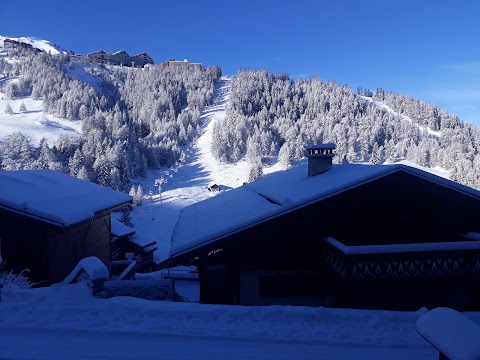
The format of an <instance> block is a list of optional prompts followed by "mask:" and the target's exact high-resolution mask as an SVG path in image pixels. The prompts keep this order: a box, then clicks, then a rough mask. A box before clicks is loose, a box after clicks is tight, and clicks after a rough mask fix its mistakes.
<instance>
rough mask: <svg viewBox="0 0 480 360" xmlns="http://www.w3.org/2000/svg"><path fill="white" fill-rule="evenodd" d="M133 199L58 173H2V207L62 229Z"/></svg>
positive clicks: (0, 174) (52, 171)
mask: <svg viewBox="0 0 480 360" xmlns="http://www.w3.org/2000/svg"><path fill="white" fill-rule="evenodd" d="M131 200H132V197H131V196H130V195H127V194H124V193H122V192H119V191H116V190H113V189H110V188H107V187H104V186H100V185H97V184H94V183H91V182H88V181H85V180H80V179H77V178H74V177H72V176H69V175H66V174H63V173H60V172H57V171H54V170H19V171H0V208H3V209H6V210H9V211H13V212H16V213H19V214H22V215H25V216H28V217H32V218H36V219H39V220H41V221H44V222H48V223H51V224H54V225H57V226H61V227H67V226H70V225H73V224H75V223H79V222H83V221H85V220H89V219H91V218H93V217H94V216H95V214H96V213H97V212H100V211H102V210H107V209H111V208H115V207H118V206H121V205H123V204H126V203H128V202H130V201H131Z"/></svg>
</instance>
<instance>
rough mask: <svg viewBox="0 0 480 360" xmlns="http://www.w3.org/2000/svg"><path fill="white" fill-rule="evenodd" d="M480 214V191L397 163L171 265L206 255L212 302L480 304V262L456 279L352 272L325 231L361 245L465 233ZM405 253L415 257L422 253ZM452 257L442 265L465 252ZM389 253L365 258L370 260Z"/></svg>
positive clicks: (203, 265)
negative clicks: (335, 261)
mask: <svg viewBox="0 0 480 360" xmlns="http://www.w3.org/2000/svg"><path fill="white" fill-rule="evenodd" d="M318 176H322V175H318ZM232 205H233V204H232ZM479 213H480V195H478V194H476V195H475V194H474V195H472V192H463V191H461V189H459V188H455V187H449V186H445V184H444V183H439V182H436V181H432V179H431V178H429V177H422V176H419V175H418V172H417V174H412V173H409V172H407V171H397V172H394V173H390V174H388V175H386V176H382V177H378V178H375V179H372V180H371V181H367V182H364V183H362V184H360V185H358V184H357V185H355V186H351V187H350V188H346V189H344V190H343V191H337V192H336V193H334V194H329V196H325V197H320V198H318V199H317V200H315V201H310V202H308V203H304V204H301V205H299V206H297V207H296V208H293V209H291V208H290V209H288V210H287V211H285V212H282V213H278V214H275V215H274V216H271V217H266V218H265V219H263V220H262V221H258V222H256V223H253V224H250V225H248V226H243V227H242V228H240V229H238V230H236V231H231V232H230V233H227V234H225V235H224V236H221V237H218V238H217V239H216V240H215V241H212V242H208V243H206V244H205V245H204V246H199V247H196V248H194V249H192V250H191V251H189V252H186V253H182V254H181V255H179V256H177V257H172V258H171V259H169V260H168V261H166V262H165V263H164V265H165V266H171V265H176V264H184V265H188V264H197V265H198V268H199V276H200V301H201V302H203V303H223V304H243V305H267V304H291V305H317V306H318V305H322V306H346V307H361V308H369V307H374V308H392V309H402V310H405V309H409V310H415V309H418V308H419V307H420V306H426V305H428V306H449V305H453V306H455V307H457V308H465V309H472V308H477V309H478V308H480V297H479V294H480V292H479V291H478V290H477V287H478V286H477V284H478V282H479V281H480V268H479V269H477V270H478V271H475V272H473V273H471V274H469V275H468V276H464V274H463V273H462V269H459V268H458V267H456V268H455V267H454V266H452V269H453V271H456V274H457V275H458V276H457V277H453V278H452V279H453V280H452V281H446V280H448V279H446V278H445V276H443V273H442V271H441V268H437V267H435V269H436V270H435V271H434V272H433V273H432V276H431V277H429V278H421V277H410V278H408V277H404V278H395V277H394V276H388V273H387V270H385V274H384V275H385V276H383V277H382V276H379V278H377V279H375V278H359V277H357V278H351V277H350V278H342V277H341V276H339V273H338V271H337V269H335V267H334V266H332V263H331V258H328V256H327V253H328V250H329V249H328V246H329V245H328V244H327V243H326V241H325V239H326V238H328V237H334V238H335V239H338V240H339V241H341V242H342V243H343V244H346V245H352V246H353V245H358V246H360V245H361V246H363V245H373V246H374V245H388V244H416V243H446V242H455V241H457V240H458V236H459V235H460V234H466V233H468V232H478V233H480V223H479V222H478V214H479ZM472 241H473V240H472ZM467 253H468V254H470V255H471V256H474V257H475V256H479V255H480V252H479V251H477V250H476V251H469V252H467ZM477 253H478V254H477ZM401 256H403V259H407V260H408V259H412V260H415V256H417V257H418V254H415V253H409V254H403V255H401ZM435 256H437V257H438V254H436V255H435ZM452 256H453V257H452V258H448V259H447V258H445V259H444V261H443V263H442V264H446V263H448V262H449V261H454V260H452V259H457V260H459V259H460V260H459V261H462V260H461V259H463V258H461V257H460V253H452ZM380 258H381V254H380V255H379V254H372V255H371V256H370V257H368V256H359V257H357V258H356V259H355V261H356V264H357V265H359V266H360V265H362V264H364V263H365V262H368V261H370V262H372V261H380V260H381V259H380ZM438 258H441V256H440V257H438ZM349 259H350V258H349ZM397 260H398V259H397ZM417 260H418V259H417ZM329 261H330V262H329ZM343 261H346V259H345V258H343ZM349 261H350V260H349ZM391 261H392V262H395V261H396V260H395V259H392V260H391ZM362 266H363V265H362Z"/></svg>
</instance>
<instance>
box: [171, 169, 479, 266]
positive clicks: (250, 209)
mask: <svg viewBox="0 0 480 360" xmlns="http://www.w3.org/2000/svg"><path fill="white" fill-rule="evenodd" d="M306 167H307V164H302V165H299V166H296V167H293V168H291V169H288V170H286V171H282V172H276V173H273V174H269V175H266V176H264V177H263V178H261V179H259V180H257V181H255V182H253V183H245V184H243V186H241V187H239V188H237V189H234V190H230V191H228V192H225V193H222V194H220V195H218V196H215V197H213V198H209V199H207V200H204V201H201V202H198V203H196V204H193V205H190V206H188V207H185V208H184V209H182V211H181V212H180V216H179V219H178V221H177V224H176V225H175V229H174V231H173V234H172V246H171V250H170V257H174V256H178V255H181V254H183V253H186V252H188V251H190V250H193V249H195V248H199V247H201V246H204V245H206V244H209V243H212V242H214V241H216V240H219V239H221V238H222V237H225V236H226V235H229V234H232V233H234V232H237V231H239V230H241V229H244V228H247V227H250V226H253V225H254V224H256V223H260V222H263V221H266V220H268V219H270V218H273V217H276V216H278V215H279V214H281V213H285V212H290V211H292V210H295V209H297V208H300V207H303V206H306V205H308V204H310V203H313V202H316V201H319V200H322V199H324V198H328V197H331V196H334V195H335V194H338V193H341V192H344V191H346V190H349V189H351V188H355V187H357V186H360V185H362V184H365V183H368V182H371V181H374V180H376V179H379V178H381V177H384V176H386V175H389V174H392V173H395V172H397V171H404V172H408V173H411V174H413V175H415V176H418V177H421V178H424V179H427V180H429V181H431V182H434V183H438V184H441V185H443V186H446V187H449V188H452V189H455V190H456V191H460V192H463V193H466V194H469V195H471V196H474V197H477V198H479V199H480V192H479V191H477V190H474V189H471V188H468V187H466V186H463V185H460V184H458V183H455V182H453V181H450V180H448V179H444V178H441V177H439V176H436V175H434V174H431V173H427V172H425V171H422V170H420V169H416V168H413V167H410V166H406V165H382V166H380V165H362V164H348V165H333V167H332V168H331V169H330V170H329V171H327V172H325V173H323V174H321V175H317V176H307V169H306Z"/></svg>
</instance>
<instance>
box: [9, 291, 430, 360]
mask: <svg viewBox="0 0 480 360" xmlns="http://www.w3.org/2000/svg"><path fill="white" fill-rule="evenodd" d="M181 288H182V284H180V285H179V289H181ZM426 311H427V310H426V309H419V311H417V312H394V311H372V310H368V311H367V310H350V309H327V308H312V307H293V306H292V307H289V306H268V307H243V306H224V305H202V304H196V303H170V302H160V301H158V302H157V301H148V300H142V299H136V298H128V297H116V298H111V299H97V298H95V297H93V296H92V295H91V293H90V290H89V288H88V287H87V285H86V284H85V283H78V284H74V285H66V286H56V287H50V288H39V289H34V290H7V289H4V290H3V293H2V300H1V301H0V339H1V340H0V345H1V346H0V359H147V358H148V359H151V358H161V359H172V358H174V359H176V360H182V359H222V360H223V359H246V358H253V359H289V360H291V359H352V358H361V359H363V358H365V359H366V358H368V359H386V358H389V359H392V360H393V359H436V358H437V356H438V355H437V353H436V352H435V351H434V349H433V348H431V347H430V346H429V345H428V343H427V342H426V341H425V340H423V339H422V338H421V337H420V335H418V334H417V333H416V330H415V323H416V320H417V319H418V317H419V316H421V315H422V314H424V313H425V312H426Z"/></svg>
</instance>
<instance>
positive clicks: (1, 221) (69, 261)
mask: <svg viewBox="0 0 480 360" xmlns="http://www.w3.org/2000/svg"><path fill="white" fill-rule="evenodd" d="M110 229H111V224H110V212H104V213H100V214H97V215H96V216H95V217H94V218H93V219H90V220H89V221H86V222H82V223H80V224H76V225H73V226H70V227H67V228H62V227H59V226H55V225H52V224H49V223H47V222H41V221H39V220H36V219H33V218H30V217H27V216H22V215H18V214H16V213H13V212H8V211H6V210H0V247H1V252H2V259H3V261H4V263H5V268H6V269H8V270H12V271H13V272H14V273H19V272H20V271H22V270H23V269H29V270H30V272H29V279H30V280H31V281H32V282H34V283H42V284H45V285H47V284H52V283H55V282H59V281H61V280H63V279H64V278H65V277H66V276H67V275H68V274H69V273H70V272H71V271H72V270H73V269H74V268H75V266H76V265H77V264H78V262H79V261H80V260H81V259H83V258H85V257H87V256H96V257H98V258H99V259H100V260H101V261H102V262H103V263H104V264H105V265H106V266H107V267H108V268H109V267H110Z"/></svg>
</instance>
